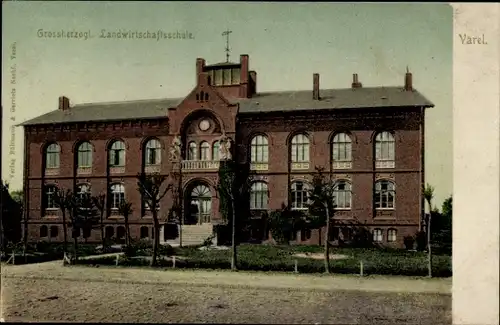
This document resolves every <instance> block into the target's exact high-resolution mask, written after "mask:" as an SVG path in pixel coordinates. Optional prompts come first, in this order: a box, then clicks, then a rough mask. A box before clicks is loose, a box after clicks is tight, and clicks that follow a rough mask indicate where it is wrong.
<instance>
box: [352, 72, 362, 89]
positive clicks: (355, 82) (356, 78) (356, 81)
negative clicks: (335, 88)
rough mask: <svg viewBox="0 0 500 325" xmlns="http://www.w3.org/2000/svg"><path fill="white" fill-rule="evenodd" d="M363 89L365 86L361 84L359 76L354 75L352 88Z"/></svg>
mask: <svg viewBox="0 0 500 325" xmlns="http://www.w3.org/2000/svg"><path fill="white" fill-rule="evenodd" d="M361 87H363V84H362V83H361V82H359V80H358V74H357V73H355V74H353V75H352V88H353V89H355V88H361Z"/></svg>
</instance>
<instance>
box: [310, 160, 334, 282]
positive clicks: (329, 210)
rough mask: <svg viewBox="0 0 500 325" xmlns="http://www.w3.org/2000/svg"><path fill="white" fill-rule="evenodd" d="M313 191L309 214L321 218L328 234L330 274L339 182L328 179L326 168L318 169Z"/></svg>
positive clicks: (325, 252) (327, 266)
mask: <svg viewBox="0 0 500 325" xmlns="http://www.w3.org/2000/svg"><path fill="white" fill-rule="evenodd" d="M312 185H313V186H312V189H311V190H310V191H309V200H310V204H309V213H310V214H311V215H313V216H316V217H319V218H320V221H321V223H320V224H322V223H324V224H325V227H326V233H325V238H324V254H325V259H324V262H325V273H330V242H329V240H330V227H331V221H332V220H331V218H333V216H334V214H335V188H336V186H337V182H336V181H335V180H333V179H332V178H331V177H327V176H326V175H325V173H324V168H322V167H316V171H315V172H314V173H313V184H312Z"/></svg>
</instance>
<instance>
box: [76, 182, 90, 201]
mask: <svg viewBox="0 0 500 325" xmlns="http://www.w3.org/2000/svg"><path fill="white" fill-rule="evenodd" d="M76 195H77V196H78V199H80V200H81V201H84V200H85V199H87V198H89V197H90V185H89V184H80V185H78V186H77V188H76Z"/></svg>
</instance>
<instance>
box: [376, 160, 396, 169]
mask: <svg viewBox="0 0 500 325" xmlns="http://www.w3.org/2000/svg"><path fill="white" fill-rule="evenodd" d="M395 166H396V163H395V162H394V160H377V161H375V168H381V169H383V168H394V167H395Z"/></svg>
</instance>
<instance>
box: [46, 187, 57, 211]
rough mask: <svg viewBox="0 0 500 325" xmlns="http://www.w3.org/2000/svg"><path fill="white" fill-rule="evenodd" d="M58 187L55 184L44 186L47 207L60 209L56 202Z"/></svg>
mask: <svg viewBox="0 0 500 325" xmlns="http://www.w3.org/2000/svg"><path fill="white" fill-rule="evenodd" d="M56 192H57V187H56V186H55V185H45V186H44V191H43V194H44V201H45V202H44V203H45V204H44V206H45V209H58V206H57V204H56V198H55V196H56V195H57V193H56Z"/></svg>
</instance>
